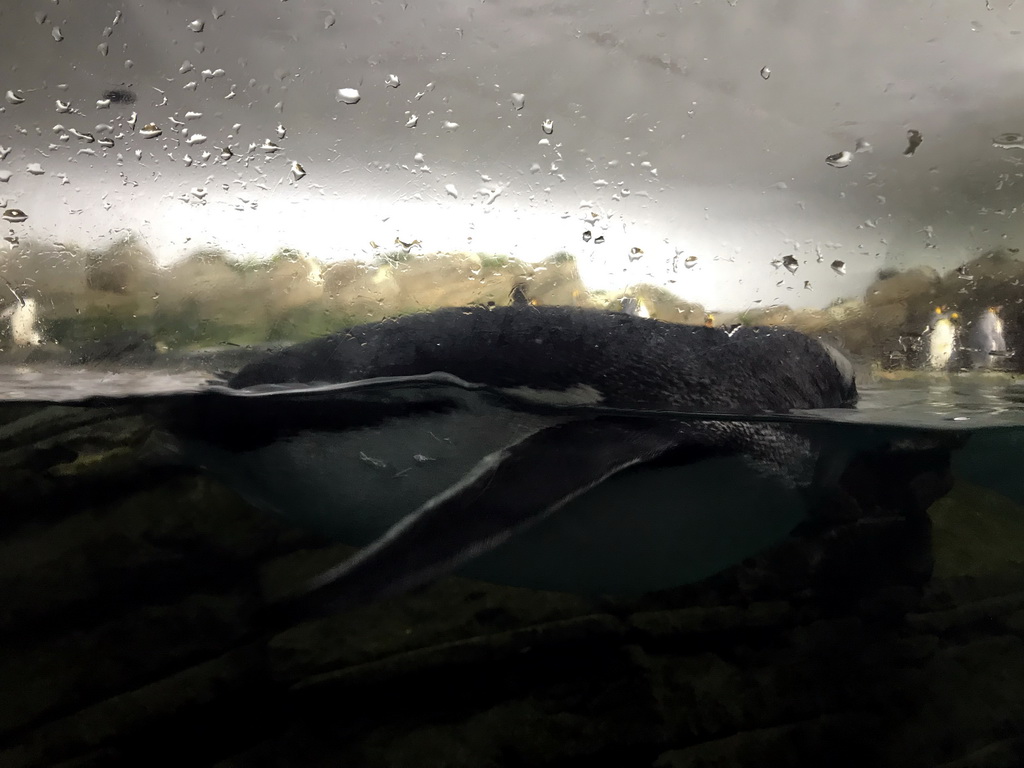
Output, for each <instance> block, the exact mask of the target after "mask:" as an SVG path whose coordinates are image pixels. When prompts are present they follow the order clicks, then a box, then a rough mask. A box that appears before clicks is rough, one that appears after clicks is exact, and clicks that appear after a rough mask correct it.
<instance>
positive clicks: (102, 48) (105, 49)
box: [96, 43, 110, 56]
mask: <svg viewBox="0 0 1024 768" xmlns="http://www.w3.org/2000/svg"><path fill="white" fill-rule="evenodd" d="M96 50H97V51H99V52H100V54H102V55H103V56H106V55H107V54H108V53H110V45H109V44H107V43H100V44H99V45H97V46H96Z"/></svg>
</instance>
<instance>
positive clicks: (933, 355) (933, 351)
mask: <svg viewBox="0 0 1024 768" xmlns="http://www.w3.org/2000/svg"><path fill="white" fill-rule="evenodd" d="M953 344H954V330H953V324H952V323H950V322H949V321H948V320H946V321H939V322H937V323H936V324H935V327H934V328H932V332H931V337H930V339H929V342H928V365H929V366H930V367H932V368H945V367H946V366H947V365H948V364H949V361H950V359H951V358H952V357H953Z"/></svg>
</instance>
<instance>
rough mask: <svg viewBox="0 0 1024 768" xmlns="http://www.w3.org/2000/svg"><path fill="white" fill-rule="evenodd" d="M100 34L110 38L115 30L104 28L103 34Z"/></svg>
mask: <svg viewBox="0 0 1024 768" xmlns="http://www.w3.org/2000/svg"><path fill="white" fill-rule="evenodd" d="M100 34H102V35H103V37H110V36H111V35H112V34H114V28H113V27H104V28H103V32H101V33H100Z"/></svg>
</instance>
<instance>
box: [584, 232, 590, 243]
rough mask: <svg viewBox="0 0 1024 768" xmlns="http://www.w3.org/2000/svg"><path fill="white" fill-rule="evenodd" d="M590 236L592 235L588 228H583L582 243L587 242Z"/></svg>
mask: <svg viewBox="0 0 1024 768" xmlns="http://www.w3.org/2000/svg"><path fill="white" fill-rule="evenodd" d="M591 237H592V234H591V232H590V230H589V229H585V230H583V242H584V243H589V242H590V238H591Z"/></svg>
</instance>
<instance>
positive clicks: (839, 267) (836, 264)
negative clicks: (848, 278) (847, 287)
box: [832, 259, 846, 275]
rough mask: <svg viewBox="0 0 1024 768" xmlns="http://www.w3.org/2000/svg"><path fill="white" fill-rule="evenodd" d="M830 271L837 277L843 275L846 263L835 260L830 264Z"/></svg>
mask: <svg viewBox="0 0 1024 768" xmlns="http://www.w3.org/2000/svg"><path fill="white" fill-rule="evenodd" d="M832 271H833V272H835V273H836V274H837V275H845V274H846V262H845V261H840V260H839V259H836V260H835V261H833V262H832Z"/></svg>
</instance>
